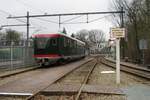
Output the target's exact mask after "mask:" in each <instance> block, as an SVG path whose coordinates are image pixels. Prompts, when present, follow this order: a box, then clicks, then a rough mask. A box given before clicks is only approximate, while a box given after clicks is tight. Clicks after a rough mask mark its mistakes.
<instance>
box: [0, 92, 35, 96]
mask: <svg viewBox="0 0 150 100" xmlns="http://www.w3.org/2000/svg"><path fill="white" fill-rule="evenodd" d="M0 95H18V96H29V95H33V94H32V93H5V92H2V93H1V92H0Z"/></svg>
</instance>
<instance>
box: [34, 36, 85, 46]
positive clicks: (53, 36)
mask: <svg viewBox="0 0 150 100" xmlns="http://www.w3.org/2000/svg"><path fill="white" fill-rule="evenodd" d="M60 36H65V37H68V38H70V39H72V40H76V41H78V42H80V43H82V44H84V45H85V43H84V42H82V41H81V40H78V39H76V38H73V37H70V36H68V35H66V34H63V33H47V34H42V33H41V34H34V35H33V36H32V37H33V38H34V37H37V38H38V37H60Z"/></svg>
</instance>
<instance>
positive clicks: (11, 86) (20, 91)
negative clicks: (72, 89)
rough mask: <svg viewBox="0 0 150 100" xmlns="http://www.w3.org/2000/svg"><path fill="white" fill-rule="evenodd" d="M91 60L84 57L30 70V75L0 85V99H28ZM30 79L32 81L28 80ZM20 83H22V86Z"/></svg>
mask: <svg viewBox="0 0 150 100" xmlns="http://www.w3.org/2000/svg"><path fill="white" fill-rule="evenodd" d="M91 60H92V59H91V58H90V59H85V60H81V61H78V62H73V63H70V64H66V65H61V66H59V67H57V66H55V67H52V68H42V69H40V70H36V71H33V72H32V71H31V72H29V73H30V74H32V73H33V74H32V76H31V77H29V76H30V75H25V78H24V79H22V78H23V77H22V78H19V79H17V78H16V79H15V80H14V81H10V82H8V84H4V85H3V84H2V85H1V86H0V99H1V97H2V99H3V97H6V99H7V97H10V98H9V99H8V100H11V99H13V98H17V99H18V98H19V100H26V98H27V99H30V98H32V96H34V95H36V94H38V93H39V92H40V91H41V90H44V89H46V87H48V86H50V85H51V84H53V83H55V82H56V81H58V80H60V79H61V78H63V77H64V76H66V75H67V74H69V73H71V72H72V71H74V70H75V69H77V68H79V67H80V66H82V65H84V64H86V63H88V62H90V61H91ZM45 70H46V71H45ZM43 72H44V73H43ZM50 73H51V74H50ZM25 74H28V73H25ZM34 74H35V75H34ZM55 74H57V75H55ZM41 75H42V76H41ZM53 75H55V76H54V77H52V78H50V77H49V76H53ZM13 77H14V76H13ZM6 78H7V77H6ZM32 78H33V79H32ZM49 78H50V80H48V79H49ZM8 79H9V77H8ZM31 79H32V81H33V82H32V81H30V80H31ZM17 80H18V81H17ZM22 82H23V83H22ZM24 83H25V85H24ZM35 83H37V84H36V85H37V86H36V85H33V84H35ZM19 84H20V85H19ZM21 84H23V86H22V85H21ZM26 84H27V85H26ZM32 86H33V87H32ZM25 87H27V88H25ZM35 87H37V88H35ZM38 88H39V89H38ZM5 91H6V92H5ZM7 92H8V93H7ZM14 100H15V99H14Z"/></svg>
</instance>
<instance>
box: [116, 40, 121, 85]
mask: <svg viewBox="0 0 150 100" xmlns="http://www.w3.org/2000/svg"><path fill="white" fill-rule="evenodd" d="M116 83H117V84H120V39H119V38H117V39H116Z"/></svg>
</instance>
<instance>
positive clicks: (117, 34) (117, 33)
mask: <svg viewBox="0 0 150 100" xmlns="http://www.w3.org/2000/svg"><path fill="white" fill-rule="evenodd" d="M111 34H112V35H113V38H123V37H125V28H111Z"/></svg>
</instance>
